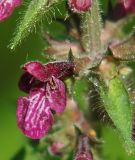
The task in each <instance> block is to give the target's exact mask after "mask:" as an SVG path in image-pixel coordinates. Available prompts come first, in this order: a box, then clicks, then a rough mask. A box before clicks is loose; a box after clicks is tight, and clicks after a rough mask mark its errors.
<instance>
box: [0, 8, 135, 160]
mask: <svg viewBox="0 0 135 160" xmlns="http://www.w3.org/2000/svg"><path fill="white" fill-rule="evenodd" d="M104 6H106V5H104ZM104 8H105V7H104ZM18 11H19V9H17V10H16V11H15V12H14V13H13V15H12V16H11V17H10V18H9V19H8V20H7V21H5V22H3V23H0V160H11V159H12V157H13V156H14V155H15V154H16V153H17V152H18V151H19V150H20V148H21V147H22V146H24V145H25V144H26V141H27V138H26V137H25V136H24V135H23V134H22V133H21V132H20V130H19V129H18V128H17V125H16V100H17V97H18V96H20V95H22V94H23V93H22V92H21V91H19V89H18V85H17V84H18V79H19V77H20V75H21V73H22V71H21V69H20V66H21V65H22V64H24V63H25V62H27V61H28V60H37V59H38V60H42V61H44V56H43V55H42V51H43V48H44V45H43V42H42V40H41V38H40V36H39V33H38V32H37V33H36V34H31V35H30V36H29V38H28V39H27V40H26V41H25V42H24V43H23V44H22V45H21V47H20V48H18V49H17V50H16V51H15V52H12V51H10V50H9V49H8V47H7V46H8V44H9V41H10V40H11V37H12V34H13V32H14V31H15V28H16V23H17V21H16V20H17V19H18V16H19V13H18ZM53 27H54V28H55V25H54V24H51V28H53ZM102 137H103V140H104V142H105V143H104V144H103V146H102V147H103V148H102V151H103V158H102V159H103V160H134V159H135V158H134V157H129V156H128V155H127V154H126V153H125V151H124V149H123V146H122V144H121V142H120V140H119V138H118V135H116V133H115V132H114V131H113V130H112V129H111V128H110V127H102ZM18 160H19V159H18ZM30 160H32V159H30Z"/></svg>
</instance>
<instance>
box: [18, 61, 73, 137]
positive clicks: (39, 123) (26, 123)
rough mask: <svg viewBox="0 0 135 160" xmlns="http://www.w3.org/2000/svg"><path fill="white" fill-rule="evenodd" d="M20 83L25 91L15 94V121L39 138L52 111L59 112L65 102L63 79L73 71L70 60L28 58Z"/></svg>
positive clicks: (51, 115)
mask: <svg viewBox="0 0 135 160" xmlns="http://www.w3.org/2000/svg"><path fill="white" fill-rule="evenodd" d="M23 70H24V73H23V75H22V77H21V79H20V81H19V87H20V89H21V90H23V91H24V92H26V93H28V94H29V95H28V96H27V97H19V98H18V102H17V105H18V108H17V122H18V127H19V128H20V129H21V130H22V132H23V133H24V134H25V135H26V136H28V137H30V138H32V139H39V138H42V137H43V136H44V135H45V134H46V133H47V132H48V131H49V129H50V128H51V126H52V124H53V113H54V112H56V113H62V112H64V110H65V106H66V90H65V85H64V83H63V81H62V80H64V79H65V78H68V77H69V76H72V75H73V70H74V65H73V62H71V61H63V62H53V63H48V64H42V63H40V62H29V63H26V64H25V65H24V66H23Z"/></svg>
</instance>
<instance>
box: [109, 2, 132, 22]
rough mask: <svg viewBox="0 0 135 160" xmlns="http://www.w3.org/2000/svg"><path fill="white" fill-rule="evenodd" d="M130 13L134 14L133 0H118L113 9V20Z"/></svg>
mask: <svg viewBox="0 0 135 160" xmlns="http://www.w3.org/2000/svg"><path fill="white" fill-rule="evenodd" d="M130 13H135V0H119V2H118V4H117V5H116V6H115V8H114V9H113V15H112V16H113V18H114V19H120V18H123V17H125V16H127V15H128V14H130Z"/></svg>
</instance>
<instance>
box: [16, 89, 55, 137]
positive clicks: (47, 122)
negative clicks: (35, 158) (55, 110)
mask: <svg viewBox="0 0 135 160" xmlns="http://www.w3.org/2000/svg"><path fill="white" fill-rule="evenodd" d="M17 122H18V127H19V128H20V129H21V130H22V132H23V133H24V134H25V135H26V136H28V137H30V138H32V139H39V138H42V137H43V136H44V135H45V134H46V133H47V132H48V131H49V129H50V128H51V126H52V124H53V116H52V113H51V111H50V106H49V104H48V102H47V99H46V97H45V89H44V88H35V89H33V90H31V91H30V94H29V96H28V98H26V97H19V99H18V108H17Z"/></svg>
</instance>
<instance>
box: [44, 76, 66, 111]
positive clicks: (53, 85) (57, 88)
mask: <svg viewBox="0 0 135 160" xmlns="http://www.w3.org/2000/svg"><path fill="white" fill-rule="evenodd" d="M46 97H47V99H48V101H49V104H50V107H51V109H52V110H54V111H56V112H57V113H62V112H64V110H65V107H66V91H65V85H64V83H63V82H62V81H61V80H59V79H57V78H55V77H52V79H51V80H50V82H47V85H46Z"/></svg>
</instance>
